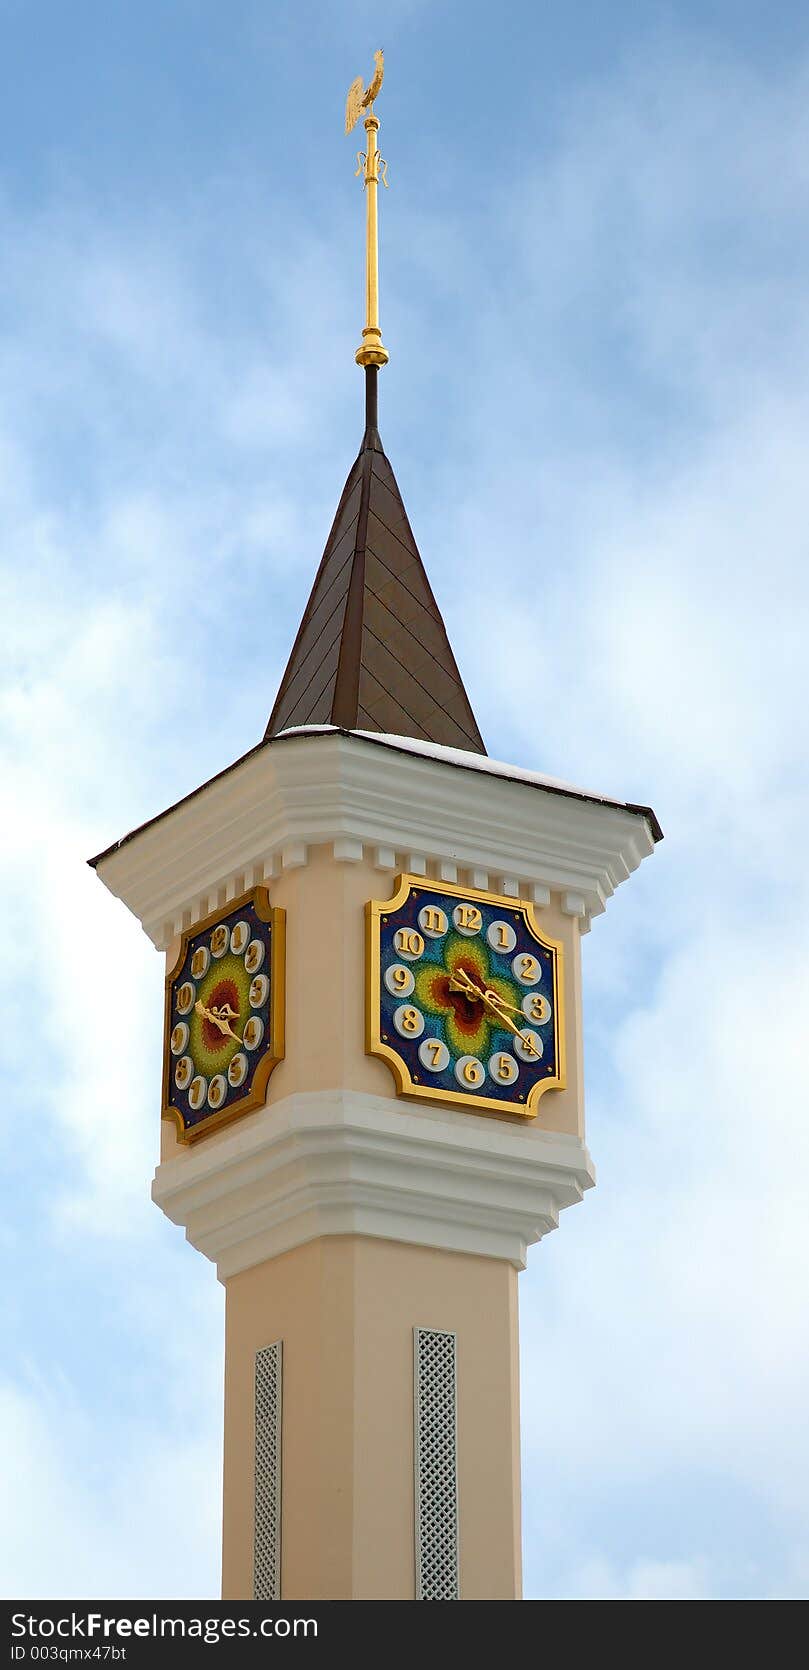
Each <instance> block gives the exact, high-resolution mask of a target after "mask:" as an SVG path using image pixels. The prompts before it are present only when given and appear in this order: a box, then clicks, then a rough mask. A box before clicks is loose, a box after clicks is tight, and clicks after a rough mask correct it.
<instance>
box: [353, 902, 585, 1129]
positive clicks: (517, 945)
mask: <svg viewBox="0 0 809 1670" xmlns="http://www.w3.org/2000/svg"><path fill="white" fill-rule="evenodd" d="M366 908H367V929H368V975H369V979H368V1013H367V1039H366V1046H367V1049H368V1052H369V1054H371V1055H381V1056H383V1057H384V1058H385V1060H386V1061H387V1062H388V1064H389V1066H390V1067H391V1068H392V1070H393V1073H394V1076H395V1078H396V1081H397V1086H398V1089H399V1093H400V1095H406V1096H407V1095H409V1096H420V1097H422V1098H425V1097H426V1098H429V1099H431V1100H441V1101H452V1102H462V1103H463V1104H464V1105H465V1106H474V1107H476V1108H477V1109H478V1111H479V1112H480V1113H511V1114H518V1115H521V1116H523V1117H526V1116H528V1117H531V1116H533V1115H534V1114H535V1113H536V1109H537V1103H538V1101H539V1098H540V1096H541V1095H542V1094H543V1092H544V1091H546V1090H560V1089H562V1088H563V1087H564V1028H563V1017H562V1014H561V1006H562V946H561V945H560V944H559V942H558V941H557V940H553V939H549V938H548V937H547V935H545V934H543V933H542V931H541V930H540V928H539V926H538V924H537V922H536V920H535V918H534V913H533V909H532V906H531V905H530V904H527V903H523V902H522V901H521V900H519V899H509V898H505V897H499V896H498V895H497V894H493V893H480V892H477V891H474V890H464V889H463V888H460V887H454V886H453V887H450V886H448V885H447V884H442V883H431V882H426V881H424V880H422V879H421V878H420V877H418V876H401V877H399V878H398V882H397V892H396V894H395V896H394V898H392V899H391V900H389V901H388V902H387V903H384V902H380V901H377V900H374V901H372V902H371V903H370V904H369V905H368V906H367V907H366Z"/></svg>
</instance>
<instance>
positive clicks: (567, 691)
mask: <svg viewBox="0 0 809 1670" xmlns="http://www.w3.org/2000/svg"><path fill="white" fill-rule="evenodd" d="M0 21H1V22H2V37H3V52H2V55H1V56H0V81H1V82H2V94H1V96H0V510H1V511H2V514H1V515H0V529H2V534H1V535H0V538H1V540H2V547H1V548H2V560H1V561H0V588H1V589H2V596H1V599H0V600H1V601H2V617H1V618H2V620H3V625H4V655H3V664H2V673H0V679H1V680H2V691H1V692H0V746H2V759H3V771H2V777H1V778H0V781H2V795H3V801H4V806H3V816H2V819H0V842H1V843H2V847H3V874H4V878H5V882H6V885H5V888H4V911H3V913H2V919H0V935H1V936H2V940H3V957H2V968H3V992H2V1004H3V1013H4V1016H5V1018H6V1026H5V1027H4V1029H3V1040H2V1041H3V1081H4V1085H5V1091H6V1094H5V1114H4V1119H3V1122H2V1134H0V1161H1V1163H2V1166H3V1170H4V1173H5V1175H6V1178H7V1180H8V1181H7V1186H6V1190H5V1210H4V1214H3V1219H2V1222H1V1223H0V1246H2V1249H3V1251H4V1253H5V1270H6V1276H5V1282H4V1301H3V1303H4V1312H3V1327H2V1335H1V1336H0V1337H2V1360H0V1413H1V1414H2V1418H0V1449H2V1450H3V1451H4V1452H5V1453H4V1455H3V1457H2V1461H0V1470H2V1472H3V1473H4V1474H5V1476H7V1477H8V1478H9V1479H10V1489H9V1490H7V1491H5V1492H4V1495H3V1503H2V1506H0V1571H2V1572H3V1573H4V1578H3V1587H4V1589H5V1590H6V1592H7V1593H15V1594H19V1595H22V1596H26V1597H28V1596H30V1597H35V1596H40V1595H58V1596H65V1597H70V1596H78V1595H82V1594H85V1595H86V1594H90V1593H92V1594H98V1595H105V1594H106V1595H110V1596H112V1595H117V1596H130V1595H131V1596H147V1595H152V1596H159V1595H166V1596H182V1595H192V1596H206V1595H209V1596H214V1595H215V1594H216V1593H217V1590H218V1558H219V1511H220V1504H219V1489H220V1482H219V1466H220V1442H221V1431H220V1429H221V1349H222V1295H221V1289H219V1288H218V1286H217V1283H216V1281H215V1277H214V1273H213V1271H212V1269H211V1268H210V1267H209V1266H208V1265H207V1264H206V1263H205V1262H204V1261H203V1260H202V1259H201V1258H200V1257H199V1256H198V1255H197V1254H195V1253H193V1252H192V1251H191V1250H190V1249H189V1248H188V1247H186V1246H185V1244H184V1242H183V1239H182V1236H181V1234H180V1232H178V1231H176V1230H175V1229H173V1228H172V1226H170V1225H169V1224H168V1223H166V1222H165V1221H164V1220H163V1219H162V1218H161V1216H160V1214H159V1213H158V1212H157V1211H155V1209H154V1208H153V1207H152V1205H151V1203H150V1201H149V1198H148V1183H149V1178H150V1176H151V1172H152V1168H153V1165H154V1159H155V1154H156V1145H157V1134H158V1132H157V1125H158V1107H159V1083H160V1077H159V1074H160V1027H161V1015H162V1007H161V991H162V976H161V969H160V959H159V958H158V957H157V955H156V954H155V953H154V952H153V950H152V949H151V947H150V946H149V944H148V942H147V941H146V940H145V938H144V937H143V936H142V935H141V934H140V932H139V930H138V928H137V925H136V924H135V923H134V922H133V921H131V919H129V918H128V916H127V914H126V912H125V911H124V910H123V909H122V907H120V906H119V905H118V904H117V902H116V901H114V900H112V899H111V898H110V897H109V896H108V895H106V893H105V892H104V889H103V888H102V887H101V886H100V885H99V883H98V882H97V881H96V880H95V879H94V878H93V877H92V875H91V874H90V873H89V871H87V870H86V868H85V865H84V860H85V858H86V857H87V856H88V855H89V854H90V853H92V852H96V851H98V850H100V849H101V848H102V847H104V846H105V845H106V844H107V843H108V842H109V841H111V840H112V839H114V838H115V837H116V836H118V835H120V834H121V833H123V832H124V831H125V830H127V829H129V828H131V827H133V826H134V825H136V824H137V823H139V822H140V821H142V819H143V818H145V817H147V816H149V815H150V814H151V813H153V812H155V811H157V810H159V809H160V808H161V807H163V806H164V805H167V804H169V803H170V802H172V801H173V800H175V799H176V798H178V796H179V795H181V794H182V793H183V792H185V791H186V790H187V789H190V788H192V787H194V786H195V785H196V784H197V783H199V782H201V781H203V780H204V779H205V778H207V777H208V776H210V775H211V774H212V773H213V772H214V771H216V770H218V769H219V768H220V767H221V766H222V765H224V764H225V763H226V762H227V761H228V760H230V759H232V758H234V757H235V756H236V755H238V754H239V753H241V752H243V751H244V749H246V748H247V747H249V746H250V745H251V744H252V743H253V742H254V741H256V740H257V739H258V737H259V736H260V734H261V732H262V730H263V727H264V724H265V722H266V716H267V714H268V713H269V710H270V707H271V705H272V701H273V698H274V695H275V691H276V688H277V684H278V680H279V677H280V674H281V671H282V669H283V664H284V661H285V658H286V654H287V652H288V649H289V645H290V643H291V639H292V636H293V633H294V630H295V627H296V625H297V621H298V618H299V615H300V612H301V609H302V607H303V604H304V601H305V598H306V596H307V594H308V589H309V585H310V583H311V578H312V575H313V573H314V569H315V566H316V563H317V561H318V559H319V556H320V552H321V550H322V546H323V542H324V540H325V537H326V533H327V531H328V527H329V523H330V520H331V517H332V515H333V512H334V508H335V505H336V502H337V498H338V496H339V492H340V490H341V487H342V484H343V480H344V478H345V475H346V473H347V471H348V468H349V465H350V463H351V461H352V458H353V456H354V454H355V452H356V448H357V445H358V443H359V439H360V433H361V426H362V423H361V403H362V402H361V394H362V391H361V379H360V375H359V373H358V372H357V370H356V368H355V367H354V365H353V350H354V347H355V345H356V340H357V339H358V332H359V327H360V324H361V319H360V302H361V282H362V274H361V217H362V201H361V192H360V188H359V185H358V182H357V181H356V180H355V179H354V177H353V165H352V158H353V151H352V145H351V141H350V140H347V139H346V138H345V137H344V135H343V133H342V107H343V100H344V97H345V91H346V88H347V86H348V84H349V82H350V81H351V80H352V79H353V77H354V76H355V75H356V74H357V73H359V72H360V71H362V72H363V73H366V72H367V71H369V70H370V64H371V54H372V51H373V49H374V47H376V46H377V45H380V44H381V45H382V46H384V48H385V51H386V65H387V78H386V83H385V89H384V95H383V98H382V99H381V100H380V104H379V114H380V116H381V118H382V121H383V127H382V142H383V150H384V151H385V153H386V154H387V156H388V158H389V163H390V180H391V190H390V191H389V193H387V194H385V198H384V202H383V204H382V212H383V217H384V218H383V229H382V251H383V267H382V284H383V289H382V324H383V330H384V336H385V340H386V342H387V344H388V346H389V348H390V351H391V363H390V366H389V367H388V369H387V370H386V371H385V373H384V374H383V378H382V387H381V391H380V394H381V413H380V427H381V430H382V435H383V438H384V441H385V444H386V448H387V450H388V453H389V455H390V457H391V460H392V462H393V464H394V468H395V469H396V472H397V476H398V479H399V483H400V486H401V488H402V491H403V494H404V497H405V502H406V504H407V506H408V510H409V513H410V518H411V521H412V523H413V527H414V530H415V533H416V537H417V539H418V541H419V544H420V547H421V550H422V554H423V556H424V558H425V561H426V563H427V567H428V570H429V573H430V576H431V579H432V582H433V585H434V588H435V590H436V593H437V595H438V599H439V602H440V604H441V606H442V608H443V610H444V613H445V617H446V619H447V623H448V627H449V631H450V635H451V638H452V641H453V645H454V648H455V650H456V654H457V656H458V660H459V663H460V665H461V668H462V670H463V673H464V676H465V680H466V683H467V687H468V689H469V692H470V696H471V698H472V702H473V705H474V707H475V710H476V714H477V717H478V720H479V722H480V724H481V728H482V730H483V733H484V736H485V737H486V740H487V743H488V746H489V751H490V753H492V754H493V755H494V756H496V757H499V758H503V759H508V760H513V761H515V762H518V763H520V764H523V765H526V766H529V767H534V768H537V769H540V770H545V771H548V772H550V773H552V774H555V775H558V776H561V777H564V778H567V779H568V780H572V781H579V782H582V783H585V784H587V785H592V786H594V787H596V788H602V789H604V790H605V791H606V792H607V793H612V794H615V795H618V796H622V797H626V798H628V799H632V800H640V801H645V802H651V803H652V804H653V805H654V806H655V808H656V810H657V812H658V814H659V816H660V818H661V821H662V823H663V827H664V829H665V831H666V840H665V842H664V844H663V846H662V847H661V848H660V849H659V850H658V852H657V854H656V855H655V857H654V859H653V860H651V861H650V862H648V863H646V864H644V865H643V867H642V870H641V871H640V872H639V873H638V874H637V875H636V876H635V877H633V879H632V882H631V885H630V886H628V887H627V888H626V889H623V890H621V891H619V893H618V894H617V895H616V897H615V898H614V900H613V901H612V902H611V904H610V907H609V910H608V913H607V915H606V916H605V917H602V918H599V919H598V920H597V921H596V922H595V923H594V927H593V932H592V933H591V934H590V936H589V937H588V938H587V939H586V940H585V942H584V963H585V987H586V1001H587V1036H586V1060H587V1085H588V1138H589V1142H590V1146H591V1149H592V1152H593V1155H594V1158H595V1160H596V1164H597V1166H598V1170H599V1186H598V1188H597V1190H596V1191H594V1192H593V1193H592V1194H591V1195H590V1196H588V1198H587V1199H586V1201H585V1202H584V1204H583V1205H582V1206H581V1207H580V1208H579V1209H578V1210H576V1211H575V1212H570V1213H567V1214H565V1216H564V1217H563V1220H562V1224H561V1227H560V1230H559V1232H558V1233H556V1234H554V1235H553V1236H551V1237H549V1238H548V1239H547V1240H546V1241H545V1242H544V1243H543V1244H542V1245H541V1246H540V1247H539V1248H537V1249H535V1251H534V1253H533V1254H532V1256H531V1261H530V1266H529V1270H528V1271H527V1273H526V1274H525V1275H524V1276H523V1278H522V1284H521V1285H522V1312H521V1326H522V1348H523V1369H524V1374H523V1438H524V1481H525V1504H524V1528H525V1563H526V1592H527V1594H529V1595H532V1596H537V1597H539V1596H559V1597H561V1596H563V1597H590V1598H601V1597H616V1598H658V1597H659V1598H666V1597H676V1598H695V1597H703V1596H704V1597H709V1598H719V1597H736V1596H739V1597H746V1596H749V1597H763V1596H766V1597H795V1596H804V1597H805V1596H807V1595H809V1511H808V1510H807V1502H808V1501H809V1489H807V1485H808V1484H809V1478H807V1474H809V1444H808V1443H807V1435H806V1421H805V1410H806V1406H807V1379H809V1349H807V1336H806V1326H805V1318H806V1268H807V1254H808V1253H809V1231H808V1230H807V1218H806V1206H805V1175H806V1161H807V1159H808V1158H809V1154H808V1153H807V1148H808V1147H809V1143H808V1141H807V1128H808V1122H807V1118H806V1114H807V1091H806V1072H805V1065H804V1061H803V1051H804V1049H805V1042H806V1036H807V1028H806V1012H807V998H809V992H808V991H807V984H808V983H809V982H807V972H806V942H807V932H806V930H807V925H808V923H809V897H808V893H809V882H808V881H807V866H806V862H805V848H806V836H805V830H806V827H807V820H808V818H809V804H808V802H809V794H808V793H807V783H806V766H805V762H806V746H807V736H806V730H807V720H806V716H807V712H808V711H809V703H807V688H806V686H807V677H806V650H805V645H806V643H807V640H808V638H809V620H808V619H807V615H808V614H809V608H808V607H807V581H806V575H807V542H808V540H809V535H807V528H808V527H809V471H807V468H806V458H807V453H808V452H809V396H808V395H807V387H808V386H809V385H808V384H807V368H808V366H809V301H807V295H806V284H805V272H806V267H807V257H809V165H807V161H806V159H807V157H809V116H807V111H809V98H807V94H809V25H807V22H806V17H805V12H804V11H803V8H800V7H798V6H790V5H786V6H783V7H780V8H778V10H777V12H775V13H773V11H772V9H771V8H765V7H764V6H763V5H753V4H748V5H739V4H707V3H702V4H700V5H699V6H696V5H693V6H692V5H685V4H672V5H669V6H665V7H663V6H661V7H656V6H654V5H648V4H644V5H639V4H624V5H622V6H620V7H618V6H612V7H607V6H605V5H595V4H591V5H584V4H581V3H577V0H572V3H569V4H567V5H565V6H562V5H560V4H547V5H539V6H536V5H535V6H527V5H518V4H505V5H504V6H501V7H500V8H498V9H497V11H496V12H493V10H492V8H491V7H485V8H484V7H483V6H480V5H460V4H424V3H418V0H401V3H400V4H385V3H384V0H382V3H380V5H378V6H377V7H376V8H375V10H374V22H373V25H372V27H373V30H374V31H375V33H374V34H373V37H372V36H371V35H369V32H368V31H369V23H368V8H367V7H364V6H359V5H354V4H332V5H327V4H325V3H322V0H321V3H316V0H311V3H308V4H307V3H298V4H296V5H295V6H294V7H293V6H289V7H280V6H277V5H272V4H268V3H266V0H265V3H264V4H250V3H246V0H231V4H230V5H229V6H228V7H227V8H223V7H221V6H220V5H217V4H214V3H213V0H168V3H163V4H159V5H158V4H156V3H155V0H141V3H140V4H139V5H138V6H137V7H133V6H131V5H129V4H123V3H119V0H106V3H104V4H101V3H97V4H86V3H85V4H83V3H82V0H73V4H72V5H71V6H69V7H68V6H65V5H62V4H56V3H50V4H47V3H40V4H31V3H30V0H29V3H26V4H23V3H22V0H20V3H16V4H15V3H11V0H7V3H5V4H0ZM23 1040H26V1041H27V1045H26V1044H23ZM178 1294H180V1295H181V1296H182V1303H181V1306H180V1309H179V1315H178V1310H177V1303H176V1301H177V1295H178ZM4 1515H7V1518H6V1519H3V1516H4Z"/></svg>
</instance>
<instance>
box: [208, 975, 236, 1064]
mask: <svg viewBox="0 0 809 1670" xmlns="http://www.w3.org/2000/svg"><path fill="white" fill-rule="evenodd" d="M205 1007H206V1009H216V1010H217V1011H218V1012H219V1014H220V1015H221V1013H222V1010H223V1009H224V1010H225V1015H224V1016H223V1019H225V1020H226V1021H227V1023H228V1026H230V1027H231V1028H232V1029H233V1031H234V1032H238V1030H239V1026H238V1017H239V993H238V991H237V989H236V986H235V985H234V983H233V981H232V980H220V981H219V984H218V985H216V986H214V989H213V991H212V992H211V993H210V995H209V997H208V1000H207V1002H206V1004H205ZM228 1010H231V1011H233V1013H232V1014H228V1013H227V1011H228ZM234 1017H235V1018H234ZM202 1042H203V1044H204V1045H205V1048H206V1050H221V1049H224V1048H225V1047H226V1046H227V1045H228V1044H231V1043H232V1042H233V1040H232V1038H229V1037H228V1035H227V1033H226V1032H221V1031H220V1029H219V1027H218V1026H215V1025H214V1023H213V1021H209V1020H205V1018H204V1017H203V1021H202Z"/></svg>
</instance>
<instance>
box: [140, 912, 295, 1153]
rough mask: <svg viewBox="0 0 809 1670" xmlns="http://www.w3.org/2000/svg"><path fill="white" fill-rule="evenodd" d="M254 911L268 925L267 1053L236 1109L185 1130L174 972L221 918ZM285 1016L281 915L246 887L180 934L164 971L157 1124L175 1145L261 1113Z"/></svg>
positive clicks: (280, 1055) (280, 1054) (280, 1051)
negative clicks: (175, 1095) (176, 1064)
mask: <svg viewBox="0 0 809 1670" xmlns="http://www.w3.org/2000/svg"><path fill="white" fill-rule="evenodd" d="M248 904H250V905H253V907H254V909H255V912H256V915H257V917H258V918H259V920H260V921H261V922H269V924H270V929H271V939H270V1012H269V1027H270V1047H269V1049H268V1051H267V1053H266V1055H265V1056H263V1057H262V1059H261V1061H260V1062H259V1064H258V1066H257V1068H256V1071H255V1075H254V1078H253V1083H252V1085H251V1086H250V1090H249V1092H248V1094H247V1095H246V1096H245V1097H244V1098H243V1100H241V1101H239V1102H237V1103H236V1104H235V1106H231V1107H225V1108H220V1110H219V1112H218V1113H212V1114H211V1115H210V1117H209V1118H207V1119H206V1120H205V1121H204V1123H203V1124H201V1125H199V1126H192V1127H190V1128H189V1127H187V1126H186V1124H185V1122H184V1120H183V1116H182V1112H181V1111H180V1109H179V1108H177V1107H175V1106H174V1105H173V1103H172V1100H171V1051H170V1049H169V1036H170V1027H169V1020H170V1017H171V987H172V982H173V981H174V978H175V976H176V974H177V971H178V969H180V968H181V967H182V964H183V962H184V960H185V954H186V950H187V948H188V942H189V940H191V939H196V938H197V936H198V935H199V934H201V933H204V932H205V931H206V929H207V928H213V927H214V926H215V925H216V923H218V922H221V921H222V918H223V916H230V915H231V914H232V913H233V911H236V910H241V908H242V906H243V905H248ZM285 1016H286V911H285V910H282V909H281V907H280V906H279V905H273V904H271V903H270V895H269V892H268V891H267V888H266V887H251V888H250V889H249V890H248V892H247V893H241V894H240V895H239V897H238V898H237V899H230V900H228V902H227V904H225V905H220V906H219V909H218V910H214V911H211V913H210V914H209V915H208V916H203V918H202V920H201V921H200V922H194V923H193V925H192V926H191V927H190V928H185V929H184V930H183V932H182V934H181V936H180V949H179V951H178V952H177V955H176V957H175V959H174V962H173V963H172V965H171V968H169V969H167V970H166V981H165V997H164V1019H163V1105H162V1110H161V1118H162V1119H170V1120H171V1121H172V1122H173V1124H174V1125H175V1126H176V1129H177V1137H178V1140H179V1141H180V1142H184V1143H190V1142H196V1141H198V1140H199V1138H201V1137H205V1136H207V1135H208V1133H209V1131H218V1130H221V1129H222V1126H223V1125H230V1124H231V1123H232V1122H233V1121H234V1120H235V1119H241V1117H242V1114H245V1113H254V1112H255V1109H256V1108H258V1107H263V1105H264V1102H265V1100H266V1092H267V1085H268V1083H269V1079H270V1075H271V1073H273V1072H274V1070H275V1068H276V1067H277V1066H278V1063H279V1061H283V1059H284V1053H285Z"/></svg>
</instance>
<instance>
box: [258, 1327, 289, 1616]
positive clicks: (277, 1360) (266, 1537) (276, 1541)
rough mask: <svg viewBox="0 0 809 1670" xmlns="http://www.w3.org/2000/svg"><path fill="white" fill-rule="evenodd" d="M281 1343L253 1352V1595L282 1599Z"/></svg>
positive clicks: (259, 1598)
mask: <svg viewBox="0 0 809 1670" xmlns="http://www.w3.org/2000/svg"><path fill="white" fill-rule="evenodd" d="M282 1355H283V1350H282V1344H281V1341H280V1340H276V1343H275V1344H274V1345H265V1346H264V1348H263V1349H262V1350H261V1351H257V1352H256V1478H255V1525H254V1540H253V1596H254V1598H255V1599H256V1600H280V1599H281V1367H282Z"/></svg>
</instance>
